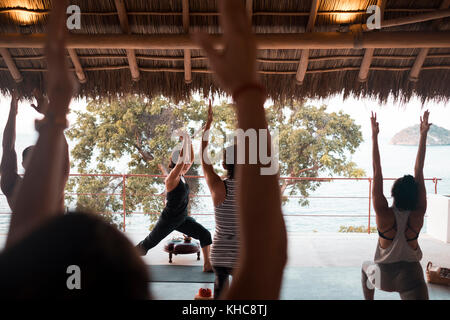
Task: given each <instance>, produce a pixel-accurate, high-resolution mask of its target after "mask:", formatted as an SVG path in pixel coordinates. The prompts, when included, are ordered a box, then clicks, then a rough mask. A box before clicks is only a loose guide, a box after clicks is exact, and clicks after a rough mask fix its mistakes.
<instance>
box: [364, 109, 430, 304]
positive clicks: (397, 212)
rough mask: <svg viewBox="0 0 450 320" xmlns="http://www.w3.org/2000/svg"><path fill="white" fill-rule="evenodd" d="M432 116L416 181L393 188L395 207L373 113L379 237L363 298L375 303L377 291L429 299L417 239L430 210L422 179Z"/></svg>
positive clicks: (424, 125)
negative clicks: (385, 179)
mask: <svg viewBox="0 0 450 320" xmlns="http://www.w3.org/2000/svg"><path fill="white" fill-rule="evenodd" d="M428 117H429V112H428V111H426V112H425V113H424V116H423V118H422V117H421V118H420V142H419V150H418V153H417V159H416V164H415V170H414V171H415V172H414V177H413V176H411V175H405V176H404V177H402V178H399V179H397V180H396V181H395V183H394V185H393V187H392V192H391V193H392V197H393V199H394V203H393V205H392V207H389V206H388V202H387V200H386V198H385V196H384V194H383V175H382V172H381V163H380V152H379V148H378V133H379V124H378V122H377V119H376V114H374V113H372V117H371V121H372V140H373V174H374V175H373V191H372V196H373V206H374V208H375V212H376V220H377V226H378V233H379V241H378V244H377V248H376V252H375V259H374V262H366V263H364V264H363V268H362V286H363V292H364V297H365V299H367V300H372V299H373V298H374V294H375V288H378V289H380V290H384V291H389V292H399V293H400V297H401V298H402V299H428V289H427V286H426V283H425V280H424V276H423V269H422V266H421V265H420V260H421V259H422V251H421V249H420V246H419V243H418V238H419V234H420V230H421V229H422V226H423V222H424V216H425V212H426V209H427V196H426V190H425V183H424V177H423V167H424V162H425V153H426V141H427V134H428V130H429V129H430V126H431V124H430V123H428Z"/></svg>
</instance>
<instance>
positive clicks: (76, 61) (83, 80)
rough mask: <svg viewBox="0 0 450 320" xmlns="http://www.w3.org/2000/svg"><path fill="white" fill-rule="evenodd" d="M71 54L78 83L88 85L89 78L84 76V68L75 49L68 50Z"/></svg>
mask: <svg viewBox="0 0 450 320" xmlns="http://www.w3.org/2000/svg"><path fill="white" fill-rule="evenodd" d="M67 51H68V52H69V56H70V59H71V60H72V63H73V66H74V67H75V74H76V75H77V78H78V81H79V82H80V83H86V82H87V78H86V75H85V74H84V70H83V67H82V65H81V63H80V59H79V58H78V55H77V52H76V51H75V49H67Z"/></svg>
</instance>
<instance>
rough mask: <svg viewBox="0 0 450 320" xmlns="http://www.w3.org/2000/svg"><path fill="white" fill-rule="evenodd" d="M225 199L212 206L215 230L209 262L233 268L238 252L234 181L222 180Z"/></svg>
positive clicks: (215, 265)
mask: <svg viewBox="0 0 450 320" xmlns="http://www.w3.org/2000/svg"><path fill="white" fill-rule="evenodd" d="M224 184H225V188H226V196H225V201H224V202H223V203H222V204H221V205H219V206H217V207H215V208H214V215H215V219H216V231H215V234H214V240H213V244H212V248H211V264H212V265H213V266H214V267H226V268H234V267H236V263H237V261H238V254H239V226H238V223H239V221H238V220H239V219H238V218H239V217H238V215H237V205H236V194H235V190H236V181H235V180H233V179H227V180H224Z"/></svg>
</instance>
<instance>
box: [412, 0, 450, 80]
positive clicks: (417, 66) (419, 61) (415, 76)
mask: <svg viewBox="0 0 450 320" xmlns="http://www.w3.org/2000/svg"><path fill="white" fill-rule="evenodd" d="M449 6H450V0H443V1H442V3H441V6H440V8H439V9H441V10H445V9H448V7H449ZM440 23H441V21H440V20H436V21H434V22H433V24H432V27H433V29H435V30H437V29H439V24H440ZM428 52H430V49H429V48H422V49H420V51H419V54H418V55H417V58H416V60H415V61H414V64H413V66H412V68H411V71H410V72H409V81H412V82H417V81H419V75H420V70H421V69H422V66H423V64H424V62H425V60H426V58H427V56H428Z"/></svg>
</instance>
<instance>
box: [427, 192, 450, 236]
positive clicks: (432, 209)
mask: <svg viewBox="0 0 450 320" xmlns="http://www.w3.org/2000/svg"><path fill="white" fill-rule="evenodd" d="M427 216H428V218H427V233H428V234H429V235H430V236H432V237H433V238H436V239H438V240H441V241H444V242H446V243H450V197H445V196H441V195H436V194H429V195H428V207H427Z"/></svg>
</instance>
